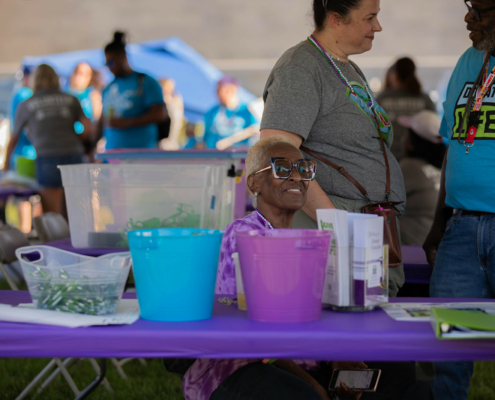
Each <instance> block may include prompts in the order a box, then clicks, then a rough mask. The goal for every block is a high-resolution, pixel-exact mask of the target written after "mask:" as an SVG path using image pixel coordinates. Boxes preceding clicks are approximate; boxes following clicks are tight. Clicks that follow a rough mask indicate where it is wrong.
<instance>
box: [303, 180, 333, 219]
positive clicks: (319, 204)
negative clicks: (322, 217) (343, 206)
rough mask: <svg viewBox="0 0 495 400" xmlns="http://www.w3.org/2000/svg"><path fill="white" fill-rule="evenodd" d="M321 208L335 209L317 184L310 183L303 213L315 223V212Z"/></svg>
mask: <svg viewBox="0 0 495 400" xmlns="http://www.w3.org/2000/svg"><path fill="white" fill-rule="evenodd" d="M322 208H335V206H334V205H333V203H332V201H331V200H330V199H329V198H328V196H327V194H326V193H325V192H324V191H323V189H322V188H321V186H320V185H319V184H318V182H316V181H311V182H310V184H309V188H308V195H307V198H306V203H305V204H304V207H303V211H304V212H305V213H306V214H308V216H309V217H310V218H312V219H314V220H315V221H316V210H318V209H322Z"/></svg>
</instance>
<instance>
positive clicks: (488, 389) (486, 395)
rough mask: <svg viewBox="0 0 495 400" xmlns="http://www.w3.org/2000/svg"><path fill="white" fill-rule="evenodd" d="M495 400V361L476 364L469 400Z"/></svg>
mask: <svg viewBox="0 0 495 400" xmlns="http://www.w3.org/2000/svg"><path fill="white" fill-rule="evenodd" d="M487 399H495V361H478V362H475V363H474V375H473V377H472V379H471V387H470V388H469V400H487Z"/></svg>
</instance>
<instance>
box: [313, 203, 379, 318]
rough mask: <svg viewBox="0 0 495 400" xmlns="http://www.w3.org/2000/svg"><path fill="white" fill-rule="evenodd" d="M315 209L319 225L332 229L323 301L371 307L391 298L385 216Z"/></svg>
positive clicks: (338, 307) (360, 308)
mask: <svg viewBox="0 0 495 400" xmlns="http://www.w3.org/2000/svg"><path fill="white" fill-rule="evenodd" d="M316 213H317V219H318V228H319V229H322V230H328V231H332V232H333V238H332V245H331V248H330V255H329V257H328V263H327V270H326V277H325V288H324V291H323V304H324V305H326V306H329V307H331V308H332V309H334V310H340V311H368V310H372V309H374V308H375V307H376V306H378V305H380V304H383V303H386V302H388V257H387V254H386V252H384V248H383V217H378V216H376V215H371V214H358V213H349V212H347V211H344V210H333V209H332V210H328V209H327V210H317V211H316ZM384 254H385V257H384Z"/></svg>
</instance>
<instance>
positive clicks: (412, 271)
mask: <svg viewBox="0 0 495 400" xmlns="http://www.w3.org/2000/svg"><path fill="white" fill-rule="evenodd" d="M45 245H47V246H53V247H56V248H58V249H61V250H67V251H72V252H74V253H77V254H82V255H86V256H92V257H98V256H102V255H105V254H108V253H119V252H121V251H125V250H124V249H105V248H100V249H98V248H94V249H93V248H87V249H76V248H74V247H72V244H71V241H70V239H69V238H67V239H61V240H56V241H53V242H49V243H45ZM402 258H403V260H404V272H405V274H406V282H407V283H421V284H426V285H427V284H429V283H430V276H431V267H430V266H429V265H428V263H427V262H426V256H425V252H424V251H423V249H422V248H421V246H402Z"/></svg>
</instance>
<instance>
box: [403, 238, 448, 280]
mask: <svg viewBox="0 0 495 400" xmlns="http://www.w3.org/2000/svg"><path fill="white" fill-rule="evenodd" d="M402 261H403V262H404V273H405V275H406V283H420V284H423V285H428V284H429V283H430V278H431V272H432V269H431V267H430V265H429V264H428V262H427V261H426V254H425V252H424V250H423V248H422V247H421V246H402ZM454 262H455V261H454Z"/></svg>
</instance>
